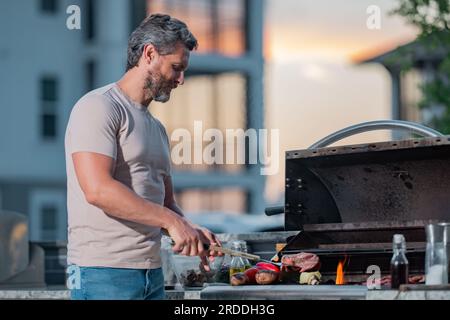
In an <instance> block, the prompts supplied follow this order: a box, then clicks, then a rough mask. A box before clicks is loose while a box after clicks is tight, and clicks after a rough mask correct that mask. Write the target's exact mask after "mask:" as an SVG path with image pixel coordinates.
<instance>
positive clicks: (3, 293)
mask: <svg viewBox="0 0 450 320" xmlns="http://www.w3.org/2000/svg"><path fill="white" fill-rule="evenodd" d="M166 298H167V300H197V299H200V291H198V290H192V291H190V290H189V291H188V290H186V291H184V290H166ZM0 300H70V291H69V290H57V289H55V290H51V289H47V290H35V289H30V290H0Z"/></svg>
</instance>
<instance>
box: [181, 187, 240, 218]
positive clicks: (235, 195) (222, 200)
mask: <svg viewBox="0 0 450 320" xmlns="http://www.w3.org/2000/svg"><path fill="white" fill-rule="evenodd" d="M175 197H176V200H177V203H178V204H179V205H180V207H181V208H183V210H184V211H185V212H187V213H205V212H223V213H231V214H241V213H245V212H246V209H247V193H246V192H245V191H244V190H242V189H240V188H224V189H216V190H210V189H186V190H181V191H180V192H177V193H176V195H175Z"/></svg>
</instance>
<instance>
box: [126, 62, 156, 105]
mask: <svg viewBox="0 0 450 320" xmlns="http://www.w3.org/2000/svg"><path fill="white" fill-rule="evenodd" d="M117 85H118V86H119V88H120V89H121V90H122V91H123V92H124V93H125V94H126V95H127V96H128V97H129V98H130V99H131V100H133V101H134V102H136V103H139V104H141V105H143V106H148V105H149V104H150V102H152V98H151V97H148V96H147V95H146V91H145V89H144V88H145V77H143V76H141V75H140V74H139V73H138V71H137V69H136V68H133V69H131V70H129V71H127V72H126V73H125V74H124V75H123V77H122V79H120V80H119V81H117Z"/></svg>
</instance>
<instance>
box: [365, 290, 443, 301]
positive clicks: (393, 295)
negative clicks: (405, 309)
mask: <svg viewBox="0 0 450 320" xmlns="http://www.w3.org/2000/svg"><path fill="white" fill-rule="evenodd" d="M366 299H367V300H450V290H416V291H397V290H368V291H367V295H366Z"/></svg>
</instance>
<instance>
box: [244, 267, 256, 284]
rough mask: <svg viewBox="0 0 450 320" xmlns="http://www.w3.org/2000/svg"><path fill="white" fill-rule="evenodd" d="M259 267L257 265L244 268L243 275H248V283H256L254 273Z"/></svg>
mask: <svg viewBox="0 0 450 320" xmlns="http://www.w3.org/2000/svg"><path fill="white" fill-rule="evenodd" d="M259 269H260V268H258V267H252V268H250V269H247V270H245V272H244V273H245V275H246V276H247V277H248V280H249V283H250V284H255V283H256V273H257V272H258V270H259Z"/></svg>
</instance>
